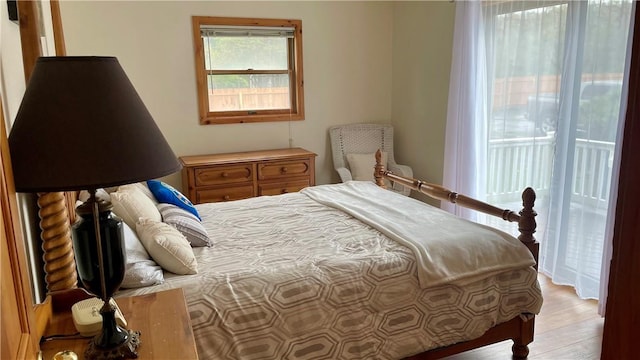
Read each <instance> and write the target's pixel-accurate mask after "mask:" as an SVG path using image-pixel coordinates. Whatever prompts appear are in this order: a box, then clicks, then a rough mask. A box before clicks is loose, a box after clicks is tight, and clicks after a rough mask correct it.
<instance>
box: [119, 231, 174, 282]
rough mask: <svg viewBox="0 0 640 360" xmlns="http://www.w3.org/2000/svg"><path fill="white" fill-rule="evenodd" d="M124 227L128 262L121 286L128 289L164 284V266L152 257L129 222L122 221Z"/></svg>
mask: <svg viewBox="0 0 640 360" xmlns="http://www.w3.org/2000/svg"><path fill="white" fill-rule="evenodd" d="M122 228H123V232H124V245H125V249H126V253H127V263H126V265H125V273H124V280H123V281H122V284H121V285H120V287H121V288H123V289H128V288H139V287H144V286H151V285H158V284H162V283H163V282H164V274H163V273H162V268H161V267H160V266H158V264H156V263H155V262H154V261H153V260H152V259H151V257H150V256H149V253H148V252H147V250H145V248H144V246H143V245H142V243H141V242H140V239H138V235H136V233H135V232H134V231H133V229H131V228H130V227H129V225H127V223H122Z"/></svg>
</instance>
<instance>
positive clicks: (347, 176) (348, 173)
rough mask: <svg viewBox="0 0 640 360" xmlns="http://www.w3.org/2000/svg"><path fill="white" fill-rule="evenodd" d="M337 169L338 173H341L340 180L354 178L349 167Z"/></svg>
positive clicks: (344, 180)
mask: <svg viewBox="0 0 640 360" xmlns="http://www.w3.org/2000/svg"><path fill="white" fill-rule="evenodd" d="M336 171H337V172H338V175H340V180H341V181H342V182H346V181H349V180H353V178H352V177H351V171H349V169H347V168H345V167H341V168H337V169H336Z"/></svg>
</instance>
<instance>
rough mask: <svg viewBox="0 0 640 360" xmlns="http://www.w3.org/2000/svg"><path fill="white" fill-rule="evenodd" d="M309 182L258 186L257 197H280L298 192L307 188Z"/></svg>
mask: <svg viewBox="0 0 640 360" xmlns="http://www.w3.org/2000/svg"><path fill="white" fill-rule="evenodd" d="M309 185H310V184H309V180H308V179H304V180H298V181H287V182H277V183H271V184H260V185H258V196H261V195H280V194H286V193H291V192H297V191H300V190H302V189H304V188H306V187H307V186H309Z"/></svg>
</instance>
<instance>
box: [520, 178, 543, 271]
mask: <svg viewBox="0 0 640 360" xmlns="http://www.w3.org/2000/svg"><path fill="white" fill-rule="evenodd" d="M535 201H536V192H535V191H534V190H533V189H532V188H530V187H528V188H526V189H524V191H523V192H522V210H520V220H518V230H519V231H520V236H518V240H520V241H521V242H522V243H523V244H525V245H526V246H527V248H529V251H531V254H533V257H534V258H535V259H536V270H537V269H538V253H539V251H540V243H538V241H537V240H536V238H535V237H534V236H533V234H534V233H535V232H536V226H537V224H536V216H537V215H538V213H536V211H535V210H533V205H534V203H535Z"/></svg>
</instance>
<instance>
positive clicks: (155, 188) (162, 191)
mask: <svg viewBox="0 0 640 360" xmlns="http://www.w3.org/2000/svg"><path fill="white" fill-rule="evenodd" d="M147 186H148V187H149V190H151V193H152V194H153V196H154V197H155V198H156V200H158V202H161V203H166V204H173V205H175V206H177V207H179V208H182V209H185V210H186V211H188V212H190V213H192V214H193V215H195V216H196V217H197V218H198V220H200V221H202V218H200V214H198V210H196V207H195V206H193V204H192V203H191V201H189V199H187V197H186V196H184V195H182V193H181V192H180V191H178V190H176V189H174V188H173V187H172V186H171V185H168V184H165V183H163V182H162V181H158V180H149V181H147Z"/></svg>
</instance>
